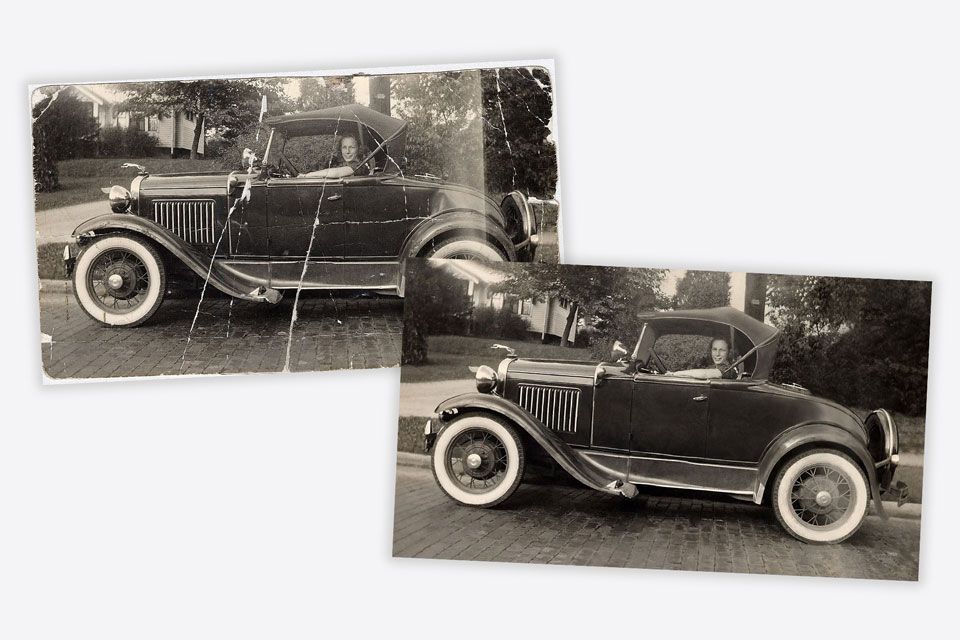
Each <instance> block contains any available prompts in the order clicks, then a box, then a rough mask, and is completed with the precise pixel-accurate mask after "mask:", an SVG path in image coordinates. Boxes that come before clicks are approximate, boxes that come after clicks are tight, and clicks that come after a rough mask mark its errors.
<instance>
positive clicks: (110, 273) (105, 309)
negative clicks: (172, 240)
mask: <svg viewBox="0 0 960 640" xmlns="http://www.w3.org/2000/svg"><path fill="white" fill-rule="evenodd" d="M165 289H166V272H165V270H164V267H163V260H162V259H161V258H160V254H159V253H157V250H156V249H155V248H154V247H153V245H152V244H150V242H149V241H147V240H144V239H141V238H138V237H136V236H131V235H126V234H111V235H105V236H101V237H99V238H96V239H94V240H93V241H92V242H90V244H88V245H87V246H86V247H84V249H83V251H81V252H80V255H79V256H77V263H76V266H75V268H74V273H73V293H74V295H75V296H76V298H77V302H78V303H80V308H81V309H83V310H84V311H85V312H86V313H87V315H89V316H90V317H91V318H93V319H94V320H96V321H97V322H99V323H101V324H103V325H106V326H108V327H135V326H137V325H139V324H143V323H144V322H146V321H147V320H148V319H149V318H150V316H152V315H153V314H154V312H156V310H157V308H158V307H159V306H160V303H161V302H162V301H163V293H164V291H165Z"/></svg>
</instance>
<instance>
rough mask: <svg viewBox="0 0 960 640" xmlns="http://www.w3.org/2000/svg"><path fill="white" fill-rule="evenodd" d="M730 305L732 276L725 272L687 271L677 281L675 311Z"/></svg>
mask: <svg viewBox="0 0 960 640" xmlns="http://www.w3.org/2000/svg"><path fill="white" fill-rule="evenodd" d="M729 304H730V274H729V273H726V272H725V271H687V272H686V273H685V274H683V277H682V278H680V280H678V281H677V292H676V293H675V294H674V296H673V308H674V309H712V308H714V307H726V306H728V305H729Z"/></svg>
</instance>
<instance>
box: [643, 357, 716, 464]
mask: <svg viewBox="0 0 960 640" xmlns="http://www.w3.org/2000/svg"><path fill="white" fill-rule="evenodd" d="M709 401H710V382H709V381H708V380H697V379H694V378H681V377H674V376H664V375H652V374H644V373H638V374H637V375H636V376H634V379H633V402H632V403H631V404H632V411H631V417H630V426H631V439H632V443H631V451H632V452H634V453H636V454H654V455H662V456H676V457H683V458H703V457H704V455H705V454H706V444H707V426H708V424H709V423H708V415H709V414H708V407H709V404H710V402H709Z"/></svg>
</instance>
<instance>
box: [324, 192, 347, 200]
mask: <svg viewBox="0 0 960 640" xmlns="http://www.w3.org/2000/svg"><path fill="white" fill-rule="evenodd" d="M342 197H343V194H340V193H337V194H335V195H332V196H327V200H339V199H340V198H342Z"/></svg>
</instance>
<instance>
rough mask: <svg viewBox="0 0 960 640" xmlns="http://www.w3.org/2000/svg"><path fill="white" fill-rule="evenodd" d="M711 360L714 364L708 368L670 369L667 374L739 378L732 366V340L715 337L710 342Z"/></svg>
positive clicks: (706, 378) (709, 377)
mask: <svg viewBox="0 0 960 640" xmlns="http://www.w3.org/2000/svg"><path fill="white" fill-rule="evenodd" d="M710 361H711V362H712V363H713V366H712V367H708V368H706V369H685V370H683V371H668V372H667V375H671V376H680V377H681V378H698V379H700V380H710V379H712V378H723V379H724V380H736V379H737V371H736V369H734V368H733V367H731V366H730V342H729V341H728V340H727V339H726V338H714V339H713V342H711V343H710Z"/></svg>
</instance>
